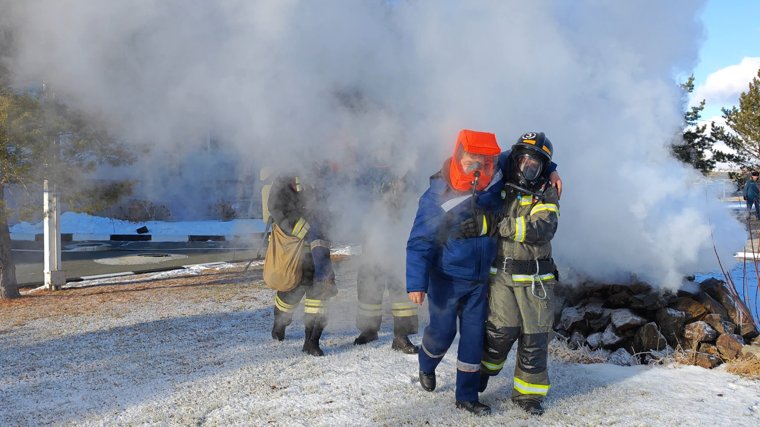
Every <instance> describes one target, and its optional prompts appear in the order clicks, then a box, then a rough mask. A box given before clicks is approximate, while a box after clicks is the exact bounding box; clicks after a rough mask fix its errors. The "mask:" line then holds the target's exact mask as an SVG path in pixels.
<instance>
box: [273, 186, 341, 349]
mask: <svg viewBox="0 0 760 427" xmlns="http://www.w3.org/2000/svg"><path fill="white" fill-rule="evenodd" d="M319 200H320V199H319V197H318V195H317V194H316V190H315V188H314V186H312V185H308V184H306V183H304V182H303V180H302V179H301V177H299V176H282V177H278V178H277V179H275V181H274V183H273V185H272V189H271V192H270V195H269V201H268V206H269V211H270V215H271V216H272V220H273V223H274V226H273V228H274V229H273V232H272V240H271V241H270V248H269V249H268V251H267V259H266V260H265V265H264V270H265V272H264V273H265V274H264V278H265V280H267V278H268V277H272V276H268V275H267V267H268V265H269V266H271V264H272V263H273V262H274V261H275V259H274V258H275V257H273V256H272V254H273V253H276V252H274V251H276V250H277V249H278V248H277V247H276V246H277V245H276V242H277V240H276V236H277V235H278V233H285V234H286V235H287V236H290V237H294V238H296V241H300V242H302V243H300V245H301V246H300V247H299V249H300V250H299V251H298V252H299V253H297V254H294V255H295V256H296V258H297V259H296V260H295V261H294V260H293V259H289V260H285V261H286V262H283V263H281V265H283V266H284V268H285V269H288V268H289V269H290V270H296V273H300V274H296V276H298V275H300V280H298V281H297V283H294V284H292V285H291V286H292V288H291V289H287V287H284V288H282V287H279V286H278V284H277V283H269V282H267V285H269V286H270V287H272V288H273V289H278V290H277V293H276V295H275V298H274V324H273V326H272V338H274V339H276V340H279V341H282V340H283V339H285V328H286V327H287V326H288V325H289V324H290V323H291V322H292V320H293V311H294V310H295V309H296V308H297V307H298V304H299V303H300V301H301V299H302V298H303V297H304V295H305V296H306V299H305V300H304V317H303V319H304V325H305V327H306V332H305V337H304V345H303V351H304V352H306V353H308V354H310V355H313V356H322V355H324V353H323V352H322V349H320V348H319V339H320V337H321V336H322V331H323V330H324V328H325V326H326V324H327V317H326V312H325V305H326V302H327V300H328V299H329V298H331V297H333V296H335V295H336V294H337V289H336V288H335V273H334V272H333V268H332V263H331V261H330V242H329V241H328V240H326V239H325V237H324V235H323V230H324V226H323V223H322V221H321V218H320V211H319V210H318V208H319V205H318V201H319ZM287 236H286V237H287ZM270 258H272V259H270ZM290 258H292V257H290ZM278 261H279V260H278ZM293 262H296V265H295V268H293V265H292V264H293ZM289 264H290V267H288V265H289ZM269 281H273V280H271V279H270V280H269Z"/></svg>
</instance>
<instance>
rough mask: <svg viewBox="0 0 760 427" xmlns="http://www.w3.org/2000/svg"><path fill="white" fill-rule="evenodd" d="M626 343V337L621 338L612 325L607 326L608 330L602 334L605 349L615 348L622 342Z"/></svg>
mask: <svg viewBox="0 0 760 427" xmlns="http://www.w3.org/2000/svg"><path fill="white" fill-rule="evenodd" d="M623 341H625V337H621V336H619V335H618V334H616V333H615V328H614V327H613V326H612V324H611V323H610V324H609V325H607V329H605V330H604V332H602V345H603V346H605V347H613V346H616V345H618V344H620V343H621V342H623Z"/></svg>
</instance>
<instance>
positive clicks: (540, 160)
mask: <svg viewBox="0 0 760 427" xmlns="http://www.w3.org/2000/svg"><path fill="white" fill-rule="evenodd" d="M553 151H554V149H553V147H552V144H551V142H550V141H549V139H548V138H546V136H545V135H544V133H543V132H538V133H535V132H530V133H526V134H524V135H522V136H521V137H520V139H518V141H517V143H515V144H514V145H513V146H512V150H511V153H510V155H509V162H510V168H509V169H508V175H507V177H506V184H507V186H506V187H505V196H506V198H505V200H504V203H505V210H504V211H503V212H501V213H500V214H501V216H503V219H502V220H501V221H500V223H499V227H498V234H499V238H498V256H497V257H496V260H495V261H494V263H493V267H492V274H493V276H492V278H491V281H490V292H489V314H488V321H487V322H486V343H485V351H484V352H483V358H482V361H481V383H480V391H481V392H482V391H484V390H485V389H486V387H487V385H488V379H489V378H490V376H493V375H498V373H499V372H500V371H501V370H502V368H503V367H504V362H505V360H506V359H507V354H508V352H509V350H510V348H511V347H512V345H513V344H514V342H515V341H518V340H519V343H518V349H517V351H518V355H517V357H516V360H517V361H516V365H515V370H514V387H513V390H512V400H513V401H514V402H515V403H516V404H517V405H518V406H519V407H521V408H522V409H523V410H525V411H527V412H529V413H531V414H534V415H541V414H543V412H544V409H543V407H542V401H543V398H544V397H545V396H546V394H547V392H548V391H549V387H550V384H549V375H548V372H547V358H548V344H549V335H550V332H551V329H552V324H553V320H554V313H553V308H552V301H553V296H554V285H555V284H556V283H557V280H558V278H557V273H556V266H555V264H554V260H553V259H552V248H551V240H552V238H553V237H554V233H555V232H556V230H557V223H558V219H559V197H558V192H557V188H556V187H553V186H550V185H549V174H548V173H547V171H548V170H549V169H550V165H551V159H552V154H553Z"/></svg>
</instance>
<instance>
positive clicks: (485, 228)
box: [480, 215, 488, 236]
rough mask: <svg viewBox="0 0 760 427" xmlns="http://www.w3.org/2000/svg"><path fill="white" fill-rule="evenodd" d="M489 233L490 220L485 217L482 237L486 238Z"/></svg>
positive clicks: (481, 232) (481, 231)
mask: <svg viewBox="0 0 760 427" xmlns="http://www.w3.org/2000/svg"><path fill="white" fill-rule="evenodd" d="M487 233H488V219H487V218H486V216H485V215H483V229H482V230H480V235H481V236H485V235H486V234H487Z"/></svg>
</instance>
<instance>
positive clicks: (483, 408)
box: [456, 400, 491, 416]
mask: <svg viewBox="0 0 760 427" xmlns="http://www.w3.org/2000/svg"><path fill="white" fill-rule="evenodd" d="M456 406H457V408H458V409H464V410H465V411H467V412H470V413H473V414H475V415H480V416H483V415H491V407H490V406H488V405H484V404H482V403H480V402H478V401H477V400H476V401H474V402H465V401H463V400H457V404H456Z"/></svg>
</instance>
